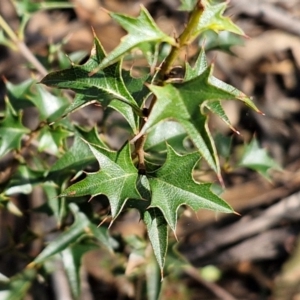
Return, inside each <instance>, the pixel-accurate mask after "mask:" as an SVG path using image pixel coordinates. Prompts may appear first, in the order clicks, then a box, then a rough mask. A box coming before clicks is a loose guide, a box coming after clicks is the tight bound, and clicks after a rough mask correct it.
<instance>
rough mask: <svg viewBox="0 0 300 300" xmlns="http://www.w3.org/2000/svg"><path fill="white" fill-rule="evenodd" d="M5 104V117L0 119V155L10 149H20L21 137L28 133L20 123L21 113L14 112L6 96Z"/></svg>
mask: <svg viewBox="0 0 300 300" xmlns="http://www.w3.org/2000/svg"><path fill="white" fill-rule="evenodd" d="M5 105H6V110H5V117H4V120H2V121H0V157H1V156H4V155H5V154H7V153H8V152H9V151H10V150H17V149H20V145H21V140H22V137H23V136H24V135H25V134H27V133H30V130H29V129H28V128H27V127H25V126H23V124H22V121H21V119H22V115H21V113H20V114H16V112H15V111H14V109H13V108H12V106H11V104H10V102H9V100H8V99H7V98H6V99H5Z"/></svg>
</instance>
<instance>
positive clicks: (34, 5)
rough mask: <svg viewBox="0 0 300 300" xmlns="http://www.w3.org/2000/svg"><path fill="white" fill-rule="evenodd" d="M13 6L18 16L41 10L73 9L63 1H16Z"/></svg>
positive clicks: (71, 5) (70, 4)
mask: <svg viewBox="0 0 300 300" xmlns="http://www.w3.org/2000/svg"><path fill="white" fill-rule="evenodd" d="M14 4H15V6H16V10H17V13H18V15H19V16H23V15H26V14H32V13H35V12H37V11H40V10H42V9H62V8H72V7H74V5H73V4H72V3H68V2H65V1H43V2H34V1H32V0H17V1H14Z"/></svg>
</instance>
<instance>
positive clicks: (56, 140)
mask: <svg viewBox="0 0 300 300" xmlns="http://www.w3.org/2000/svg"><path fill="white" fill-rule="evenodd" d="M68 136H70V132H68V131H66V130H65V129H64V128H62V127H60V126H52V127H50V126H49V127H46V126H45V127H44V128H43V129H42V130H40V132H39V137H38V142H39V146H38V150H39V151H40V152H43V151H45V150H48V151H49V152H51V153H52V154H53V155H56V156H59V154H60V153H61V152H62V146H63V142H64V140H65V139H66V137H68Z"/></svg>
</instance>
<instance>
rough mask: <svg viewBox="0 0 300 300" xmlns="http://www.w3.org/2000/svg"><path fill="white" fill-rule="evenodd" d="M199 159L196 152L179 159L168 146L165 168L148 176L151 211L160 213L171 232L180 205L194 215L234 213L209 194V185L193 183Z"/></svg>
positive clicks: (174, 227) (174, 225) (226, 205)
mask: <svg viewBox="0 0 300 300" xmlns="http://www.w3.org/2000/svg"><path fill="white" fill-rule="evenodd" d="M199 158H200V156H199V153H198V152H194V153H190V154H186V155H184V156H181V155H178V154H177V153H176V152H175V151H174V150H173V149H172V148H171V147H170V146H169V147H168V155H167V160H166V162H165V164H164V165H163V166H162V167H161V168H160V169H158V170H157V171H155V172H153V173H149V174H148V175H149V184H150V187H151V193H152V200H151V206H150V207H153V208H154V207H157V208H159V209H160V211H161V212H162V213H163V215H164V217H165V219H166V220H167V222H168V224H169V226H170V227H171V229H172V230H173V231H175V229H176V223H177V211H178V209H179V207H180V206H181V205H188V206H190V207H191V208H192V209H193V210H195V211H196V210H199V209H203V208H204V209H210V210H213V211H217V212H223V213H231V212H233V210H232V208H231V207H230V206H229V205H228V204H227V203H226V202H225V201H224V200H222V199H221V198H219V197H218V196H217V195H215V194H214V193H212V192H211V189H210V188H211V184H209V183H201V184H200V183H197V182H195V181H194V179H193V177H192V172H193V168H194V167H195V165H196V163H197V162H198V160H199Z"/></svg>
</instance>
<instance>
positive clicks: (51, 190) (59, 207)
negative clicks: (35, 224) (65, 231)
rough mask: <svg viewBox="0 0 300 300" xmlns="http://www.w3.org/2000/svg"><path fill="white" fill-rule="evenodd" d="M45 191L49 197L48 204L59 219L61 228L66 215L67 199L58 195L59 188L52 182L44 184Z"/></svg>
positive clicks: (47, 197)
mask: <svg viewBox="0 0 300 300" xmlns="http://www.w3.org/2000/svg"><path fill="white" fill-rule="evenodd" d="M43 191H44V193H45V196H46V199H47V202H46V204H47V206H48V207H50V209H51V211H52V213H53V214H54V216H55V218H56V220H57V227H58V228H60V227H61V224H62V220H63V218H64V217H65V216H66V213H67V208H66V200H65V198H61V197H58V188H57V186H56V185H55V184H54V183H52V182H49V181H48V182H46V183H44V184H43Z"/></svg>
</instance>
